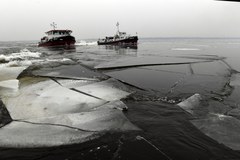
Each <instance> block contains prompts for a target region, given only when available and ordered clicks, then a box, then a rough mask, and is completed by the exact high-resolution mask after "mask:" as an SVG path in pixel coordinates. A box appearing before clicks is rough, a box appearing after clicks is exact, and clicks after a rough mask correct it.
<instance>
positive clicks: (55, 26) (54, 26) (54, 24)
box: [50, 22, 57, 30]
mask: <svg viewBox="0 0 240 160" xmlns="http://www.w3.org/2000/svg"><path fill="white" fill-rule="evenodd" d="M50 25H51V26H52V27H53V30H55V29H56V28H57V24H56V23H54V22H53V23H52V24H50Z"/></svg>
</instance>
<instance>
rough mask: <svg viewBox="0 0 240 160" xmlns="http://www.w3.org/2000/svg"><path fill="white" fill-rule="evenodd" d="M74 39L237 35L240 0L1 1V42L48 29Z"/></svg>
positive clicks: (38, 35) (31, 37) (29, 37)
mask: <svg viewBox="0 0 240 160" xmlns="http://www.w3.org/2000/svg"><path fill="white" fill-rule="evenodd" d="M52 22H55V23H57V28H58V29H71V30H72V31H73V33H72V34H73V36H75V37H76V39H88V38H100V37H104V36H107V35H113V34H114V33H115V32H116V23H117V22H119V23H120V30H121V31H126V32H127V33H131V34H133V35H134V34H136V32H137V33H138V36H139V37H240V3H236V2H223V1H214V0H0V41H8V40H39V39H40V38H41V37H42V36H43V35H44V32H46V31H48V30H50V29H51V27H50V23H52Z"/></svg>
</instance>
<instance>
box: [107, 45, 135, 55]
mask: <svg viewBox="0 0 240 160" xmlns="http://www.w3.org/2000/svg"><path fill="white" fill-rule="evenodd" d="M104 48H105V49H106V50H114V51H116V52H117V53H118V54H128V53H129V52H134V53H137V49H138V46H137V45H126V44H125V45H104ZM129 50H130V51H129Z"/></svg>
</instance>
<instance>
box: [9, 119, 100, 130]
mask: <svg viewBox="0 0 240 160" xmlns="http://www.w3.org/2000/svg"><path fill="white" fill-rule="evenodd" d="M13 121H15V122H23V123H29V124H35V125H50V126H57V127H66V128H70V129H74V130H78V131H83V132H98V131H94V130H86V129H81V128H77V127H71V126H68V125H64V124H52V123H36V122H29V121H24V120H13Z"/></svg>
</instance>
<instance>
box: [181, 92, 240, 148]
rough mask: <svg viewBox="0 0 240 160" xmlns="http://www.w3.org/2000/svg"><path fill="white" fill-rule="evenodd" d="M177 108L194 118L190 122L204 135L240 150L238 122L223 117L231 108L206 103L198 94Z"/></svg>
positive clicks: (231, 118) (213, 102) (210, 102)
mask: <svg viewBox="0 0 240 160" xmlns="http://www.w3.org/2000/svg"><path fill="white" fill-rule="evenodd" d="M178 106H180V107H181V108H182V109H184V110H185V111H187V112H188V113H190V114H191V115H193V116H194V117H195V119H194V120H191V122H192V123H193V124H194V125H195V126H196V127H197V128H198V129H199V130H201V131H202V132H203V133H204V134H206V135H207V136H209V137H211V138H212V139H215V140H216V141H218V142H219V143H223V144H224V145H226V146H228V147H230V148H232V149H234V150H240V135H239V133H240V121H239V120H238V119H236V118H235V117H232V116H227V115H224V114H226V113H228V112H229V111H230V110H231V107H229V106H228V105H224V104H223V103H220V102H216V101H211V100H208V101H206V100H204V99H203V97H202V96H201V95H199V94H195V95H193V96H191V97H189V98H187V99H186V100H184V101H183V102H181V103H179V104H178Z"/></svg>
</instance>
